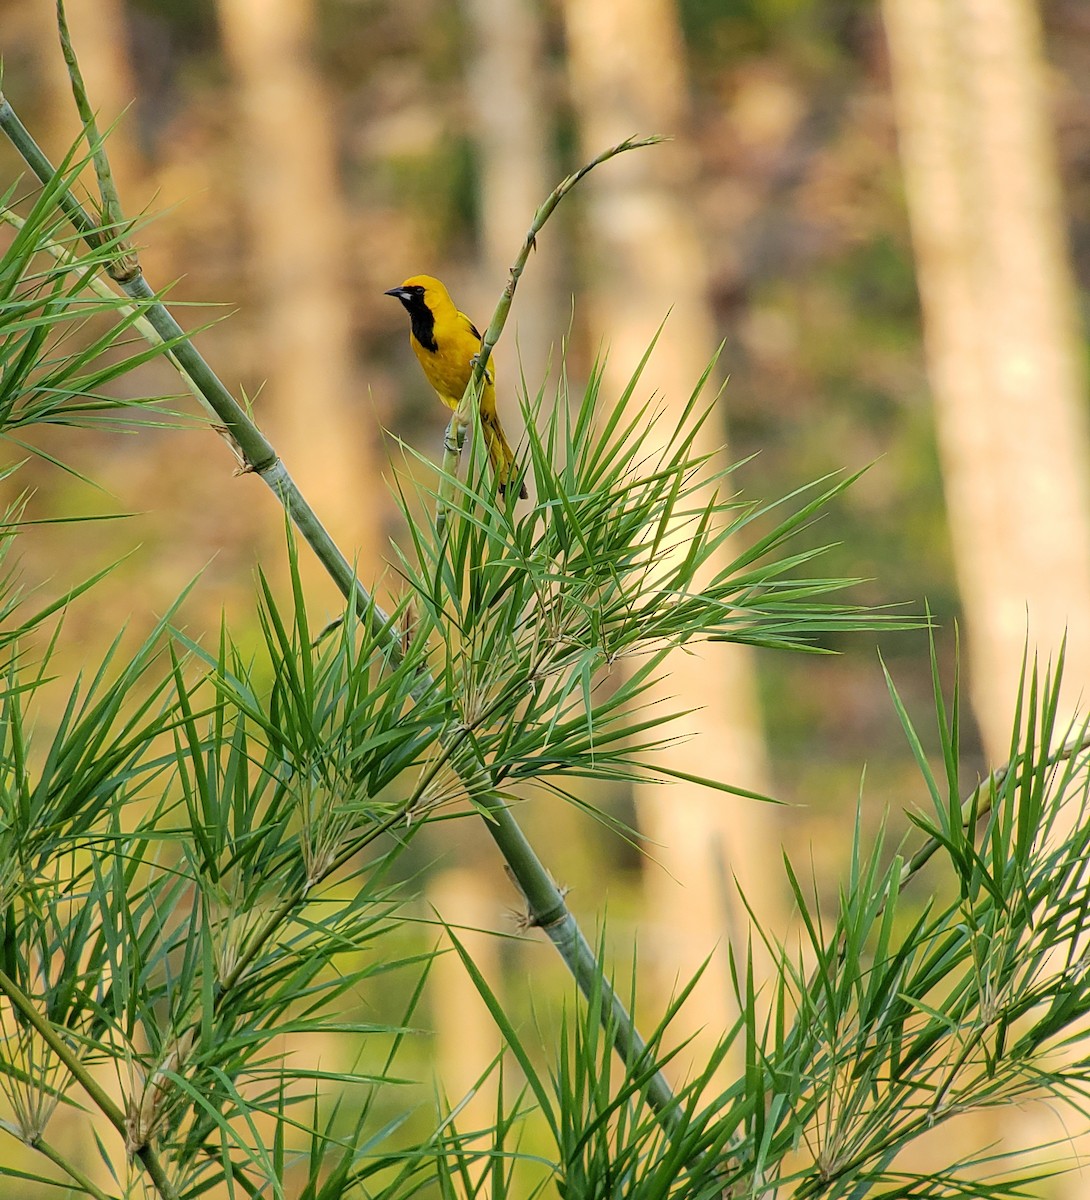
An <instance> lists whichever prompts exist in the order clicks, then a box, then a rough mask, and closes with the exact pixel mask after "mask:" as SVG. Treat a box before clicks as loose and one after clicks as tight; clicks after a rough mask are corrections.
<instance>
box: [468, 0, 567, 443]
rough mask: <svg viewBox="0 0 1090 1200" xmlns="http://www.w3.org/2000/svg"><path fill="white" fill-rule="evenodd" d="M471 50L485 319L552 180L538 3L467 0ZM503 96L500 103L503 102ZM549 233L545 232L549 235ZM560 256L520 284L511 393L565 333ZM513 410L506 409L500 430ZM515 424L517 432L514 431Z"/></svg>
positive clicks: (538, 374)
mask: <svg viewBox="0 0 1090 1200" xmlns="http://www.w3.org/2000/svg"><path fill="white" fill-rule="evenodd" d="M466 12H467V16H468V18H469V25H470V34H471V40H472V45H473V47H474V49H475V51H476V53H475V54H474V56H473V58H472V60H471V62H470V66H469V74H468V83H469V97H470V103H471V104H472V108H473V128H474V131H475V141H476V145H477V152H478V156H479V163H478V166H479V178H480V213H481V215H480V223H481V248H482V250H483V252H484V253H483V271H482V274H483V276H484V278H482V279H480V280H478V288H477V292H478V294H476V295H473V297H472V300H473V308H472V309H470V310H469V311H472V312H479V313H481V314H482V315H481V317H480V318H478V319H479V320H481V321H485V320H487V319H488V314H489V313H490V312H491V310H492V308H493V306H494V305H495V303H496V301H497V299H498V298H499V293H500V289H501V288H502V287H503V285H504V284H505V283H506V282H507V270H508V268H509V267H510V265H511V263H512V261H513V259H514V257H515V255H516V254H517V253H518V249H519V247H520V246H521V245H522V239H523V238H524V237H525V236H526V230H527V229H528V228H529V225H530V221H531V219H532V217H533V215H534V211H535V210H536V209H537V206H538V205H539V204H540V203H541V202H542V200H544V199H545V197H546V196H547V195H548V194H549V191H550V190H551V189H552V187H553V185H554V184H555V183H556V180H555V179H554V178H553V176H554V175H555V174H556V169H555V164H554V155H553V153H552V146H553V134H554V130H553V121H552V111H553V106H552V105H551V104H550V102H549V97H548V94H547V89H546V84H545V76H544V63H545V34H544V30H543V16H542V11H541V4H540V3H539V0H469V3H468V4H467V5H466ZM501 97H502V101H501V100H500V99H499V98H501ZM546 236H548V235H546ZM556 262H557V254H556V253H555V249H554V252H553V253H550V254H539V255H536V256H535V257H534V259H533V261H532V262H531V263H530V266H529V269H528V270H527V271H526V273H525V275H523V277H522V279H521V280H520V281H519V288H518V293H517V295H516V297H515V303H514V307H513V309H512V321H513V323H514V329H513V331H512V332H513V334H514V336H513V337H511V336H509V337H508V338H507V339H505V344H506V346H507V347H514V346H515V345H516V344H517V346H518V357H517V358H516V356H515V353H514V350H513V349H509V350H508V352H507V353H506V354H505V355H504V358H505V359H506V360H507V361H508V363H509V365H508V367H507V368H506V369H505V370H504V378H505V379H506V380H507V383H506V384H505V385H504V386H505V390H506V389H508V388H509V389H510V393H511V395H512V396H513V395H514V390H515V385H516V380H517V366H518V363H519V362H520V361H521V365H522V370H523V372H524V374H525V376H526V381H527V385H528V387H529V388H530V391H531V396H532V395H533V394H534V391H535V389H536V388H537V387H539V386H540V384H541V381H542V380H543V379H544V378H545V367H546V364H547V363H548V360H549V353H550V349H551V344H552V341H553V339H554V338H556V337H557V331H558V330H560V331H561V332H563V331H564V330H566V328H567V313H566V311H565V310H564V309H562V308H561V307H560V305H559V304H558V303H557V286H556V279H557V272H556ZM514 407H515V406H514V405H513V404H512V405H509V406H508V407H506V408H505V409H504V424H507V423H508V416H509V414H510V415H511V416H512V417H513V416H514V415H515V412H517V410H515V411H512V410H514ZM511 424H512V425H514V426H515V429H516V430H517V428H518V424H517V422H516V421H514V420H512V421H511Z"/></svg>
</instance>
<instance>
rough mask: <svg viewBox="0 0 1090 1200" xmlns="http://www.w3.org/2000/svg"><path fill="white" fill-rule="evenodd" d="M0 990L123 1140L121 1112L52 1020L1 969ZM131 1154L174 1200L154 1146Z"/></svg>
mask: <svg viewBox="0 0 1090 1200" xmlns="http://www.w3.org/2000/svg"><path fill="white" fill-rule="evenodd" d="M0 991H2V992H3V993H4V995H5V996H7V998H8V999H9V1000H10V1001H11V1003H12V1007H13V1008H15V1009H17V1010H18V1012H19V1013H20V1015H21V1016H22V1017H23V1018H24V1020H26V1022H27V1024H29V1025H31V1026H32V1027H33V1028H34V1030H35V1031H36V1032H37V1034H38V1036H39V1037H40V1038H41V1039H42V1041H43V1042H45V1044H46V1045H47V1046H48V1047H49V1048H50V1050H52V1051H53V1053H54V1054H55V1055H56V1056H57V1058H58V1060H59V1061H60V1062H62V1063H64V1065H65V1067H66V1068H67V1070H68V1073H69V1075H71V1076H72V1078H73V1079H75V1080H76V1081H77V1082H78V1083H79V1085H80V1086H81V1087H82V1088H83V1090H84V1091H85V1092H86V1093H87V1095H88V1096H90V1097H91V1099H92V1100H93V1101H94V1102H95V1105H96V1107H97V1108H98V1109H99V1111H100V1112H101V1113H102V1115H103V1116H104V1117H105V1118H106V1119H107V1120H108V1121H109V1122H110V1124H111V1125H112V1126H113V1127H114V1129H116V1130H117V1132H118V1133H119V1134H120V1135H121V1136H122V1138H125V1139H126V1140H127V1138H128V1128H127V1126H126V1121H125V1114H124V1113H123V1112H122V1111H121V1109H120V1108H118V1106H117V1105H116V1104H115V1103H114V1102H113V1100H111V1099H110V1097H109V1096H108V1095H107V1094H106V1093H105V1092H104V1091H103V1089H102V1088H101V1087H100V1086H99V1083H98V1081H97V1080H96V1079H95V1078H94V1076H92V1075H91V1074H90V1073H89V1072H88V1070H87V1068H86V1067H85V1066H84V1065H83V1063H82V1062H81V1061H80V1058H79V1055H78V1054H76V1053H75V1052H74V1051H73V1050H72V1048H71V1047H70V1046H69V1045H68V1043H67V1042H66V1041H65V1040H64V1039H63V1038H62V1037H61V1036H60V1035H59V1034H58V1033H57V1031H56V1029H54V1027H53V1023H52V1022H51V1021H49V1020H48V1019H47V1018H46V1017H44V1016H43V1015H42V1014H41V1013H40V1012H39V1011H38V1010H37V1008H35V1007H34V1002H33V1001H32V1000H31V999H30V997H29V996H28V995H27V994H26V993H25V992H24V991H23V989H22V988H21V987H19V985H18V984H17V983H16V982H15V980H14V979H12V978H11V976H10V975H8V974H7V973H6V972H5V971H2V970H0ZM134 1153H135V1157H137V1158H138V1159H140V1161H141V1163H143V1165H144V1169H145V1170H146V1171H147V1173H148V1175H150V1176H151V1180H152V1182H153V1183H154V1184H155V1187H156V1190H157V1191H158V1192H159V1195H160V1196H162V1197H163V1200H178V1193H177V1191H176V1190H175V1188H174V1185H173V1184H172V1183H171V1182H170V1180H169V1179H168V1178H167V1174H166V1171H165V1170H164V1169H163V1164H162V1163H161V1162H160V1161H159V1156H158V1154H156V1152H155V1148H154V1147H153V1146H152V1145H151V1144H150V1143H145V1144H144V1145H143V1146H140V1147H139V1148H138V1149H137V1150H136V1151H135V1152H134Z"/></svg>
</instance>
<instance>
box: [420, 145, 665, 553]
mask: <svg viewBox="0 0 1090 1200" xmlns="http://www.w3.org/2000/svg"><path fill="white" fill-rule="evenodd" d="M667 140H668V139H667V138H665V137H664V136H663V135H662V134H652V135H651V136H649V137H629V138H625V140H624V141H623V142H618V143H617V145H616V146H610V147H609V149H608V150H603V151H602V153H601V154H599V155H598V156H597V158H594V159H591V161H590V162H589V163H586V164H585V165H584V166H582V167H580V168H579V170H578V171H576V172H574V174H572V175H569V176H568V177H567V178H566V179H563V180H561V182H560V183H558V184H557V186H556V187H555V188H553V190H552V191H551V192H550V193H549V195H548V196H547V197H546V199H545V202H544V203H543V204H541V205H540V206H539V208H538V209H537V211H536V212H535V213H534V219H533V220H532V221H531V222H530V228H529V230H528V231H527V233H526V237H525V239H524V241H523V243H522V246H521V248H520V249H519V252H518V254H517V255H516V257H515V261H514V263H513V264H512V265H511V268H510V270H509V271H508V273H507V285H506V287H504V289H503V292H502V293H501V295H500V298H499V300H498V302H497V303H496V307H495V309H494V311H493V313H492V320H491V321H489V323H488V328H487V329H486V330H485V332H484V337H482V338H481V348H480V350H479V351H478V353H477V354H476V355H475V356H474V359H473V371H472V373H471V374H470V377H469V382H468V383H467V384H466V390H465V392H464V393H463V394H462V399H461V403H460V404H459V405H458V407H457V408H456V409H455V411H454V416H453V417H451V419H450V424H449V425H448V426H447V429H446V433H445V434H444V435H443V472H444V475H445V476H449V477H452V476H454V475H455V474H456V473H457V471H458V461H459V459H460V458H461V456H462V448H463V447H464V445H465V440H466V431H467V430H468V429H469V426H470V423H471V422H472V421H474V420H476V419H477V407H478V404H479V402H480V396H481V383H482V381H483V380H484V373H485V367H486V364H487V363H488V360H489V358H490V357H491V355H492V351H493V349H495V346H496V343H497V342H498V341H499V340H500V335H501V334H502V333H503V327H504V325H506V324H507V317H508V314H509V313H510V312H511V303H512V301H513V300H514V298H515V289H516V288H517V287H518V282H519V279H520V278H521V277H522V273H523V271H524V270H525V269H526V264H527V262H528V261H529V259H530V252H531V251H532V250H535V249H536V248H537V235H538V234H539V233H540V232H541V230H542V228H543V227H544V225H545V222H546V221H547V220H548V219H549V218H550V217H551V216H552V214H553V210H554V209H555V208H556V206H557V205H558V204H559V203H560V201H561V200H563V199H564V197H565V196H566V195H567V194H568V193H569V192H570V191H571V190H572V188H573V187H575V185H576V184H577V183H578V182H579V181H580V180H581V179H582V178H583V176H584V175H588V174H589V173H590V172H591V171H593V170H594V168H595V167H598V166H601V164H602V163H604V162H608V161H609V160H610V159H611V158H616V157H617V155H618V154H623V153H624V152H625V151H626V150H639V149H642V148H643V147H644V146H655V145H657V144H658V143H659V142H664V141H667ZM450 494H451V485H450V483H449V482H448V480H447V479H446V478H444V479H443V481H442V482H441V483H440V485H439V500H438V504H437V506H436V514H435V525H436V529H437V531H438V533H439V536H440V538H441V537H442V536H443V533H444V531H445V530H446V523H447V512H448V511H449V509H450Z"/></svg>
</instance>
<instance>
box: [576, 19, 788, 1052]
mask: <svg viewBox="0 0 1090 1200" xmlns="http://www.w3.org/2000/svg"><path fill="white" fill-rule="evenodd" d="M564 16H565V22H566V30H567V41H568V52H569V63H570V71H571V84H572V92H573V97H574V102H575V109H576V113H577V117H578V123H579V135H580V141H581V144H582V147H583V153H584V155H585V156H587V155H589V154H591V153H594V152H597V151H598V150H600V149H602V148H603V147H605V146H607V145H609V144H610V143H612V142H617V141H619V140H621V139H622V138H623V137H625V136H627V135H629V134H631V133H633V132H640V133H653V132H662V133H668V134H673V135H674V136H675V138H676V139H677V140H676V141H674V142H672V143H668V144H665V145H662V146H659V147H656V148H655V149H654V150H652V151H650V152H648V153H646V154H640V155H628V156H626V158H625V159H622V160H619V161H618V162H616V163H614V164H612V165H613V167H614V168H615V169H613V170H611V171H610V172H609V173H608V175H603V176H602V178H599V179H592V180H590V181H589V183H590V186H589V187H588V188H587V189H586V196H587V197H588V199H587V201H586V203H587V220H588V223H589V226H590V230H591V234H590V237H589V238H588V243H589V246H590V250H589V254H590V259H589V261H588V262H587V264H585V267H584V270H585V273H586V282H587V292H588V294H589V298H590V302H591V319H592V323H593V327H594V331H595V337H596V338H599V337H600V338H604V339H606V342H607V348H608V353H609V361H608V362H607V365H606V382H607V386H608V387H610V388H612V389H617V388H620V387H621V386H623V383H624V381H625V380H627V378H628V376H629V374H630V373H631V370H632V368H633V366H634V364H635V363H636V362H638V361H639V359H640V357H641V355H642V354H643V353H644V351H645V350H646V349H647V346H648V345H649V343H650V342H651V340H652V338H653V337H654V335H655V331H656V329H657V327H658V326H659V324H660V322H662V320H663V319H664V318H665V317H666V316H667V313H668V312H669V314H670V315H669V319H668V320H667V324H666V328H665V330H664V332H663V334H662V337H661V339H660V341H659V344H658V347H657V349H656V351H655V355H654V358H653V360H652V361H653V363H654V376H655V378H656V379H657V380H661V381H662V382H661V389H662V397H661V409H660V411H659V415H658V418H657V419H658V423H659V427H660V428H661V431H662V441H663V442H665V441H666V440H667V439H668V438H669V436H670V435H671V434H672V433H673V431H674V429H675V427H676V426H677V424H678V415H679V413H680V411H681V409H682V407H683V406H684V405H685V403H686V402H687V400H688V398H689V395H690V392H691V391H692V389H693V387H694V386H695V384H696V382H697V380H698V379H699V378H700V375H701V373H702V372H703V371H704V369H705V368H706V367H707V365H708V362H709V361H710V360H711V358H712V356H713V355H714V353H715V349H716V344H717V341H718V340H719V339H718V337H717V334H716V330H715V327H714V323H713V320H712V316H711V311H710V307H709V300H708V276H707V270H706V265H705V253H704V250H703V247H702V245H701V239H700V232H699V230H698V229H697V227H696V223H695V221H694V215H693V209H692V206H691V204H690V203H689V199H688V196H689V193H690V190H691V189H692V188H693V186H694V184H695V180H696V174H697V164H696V162H695V161H694V155H693V151H692V144H691V141H690V140H689V137H688V132H689V112H688V108H687V85H686V77H685V72H686V64H685V55H684V52H683V47H682V42H681V36H680V30H679V27H678V19H677V13H676V10H675V7H674V5H673V3H671V0H631V2H625V3H620V2H618V0H609V2H603V3H599V4H593V5H588V4H583V3H581V2H580V0H569V2H568V3H566V4H565V6H564ZM709 386H711V387H714V386H716V385H715V381H714V380H712V381H711V382H710V384H709ZM701 436H702V443H701V446H700V448H701V450H702V452H706V453H708V454H711V455H713V456H714V459H715V461H716V462H717V463H722V461H723V451H722V449H721V446H722V443H723V440H724V436H725V435H724V427H723V425H722V424H720V425H719V426H717V427H714V428H713V427H711V426H710V424H709V425H706V426H705V427H704V429H703V431H702V435H701ZM675 552H677V553H683V552H684V546H681V547H678V548H677V550H676V551H675ZM722 555H723V559H724V561H726V558H727V556H728V555H729V549H728V547H726V546H724V547H723V549H722ZM667 669H668V675H667V677H666V678H665V679H664V680H663V681H662V683H661V685H660V687H659V692H658V697H659V699H660V701H661V703H662V704H663V705H664V706H671V707H673V708H690V707H691V708H693V709H695V710H696V711H694V712H693V713H692V715H691V716H690V717H688V718H687V719H686V722H685V724H686V726H687V728H688V729H689V730H691V732H692V734H693V735H694V738H695V740H694V741H691V742H684V743H679V744H677V745H675V746H672V747H670V748H669V749H666V750H663V751H662V755H663V761H664V762H665V763H666V764H667V765H669V766H670V767H673V768H676V769H677V770H680V771H682V772H690V773H699V774H704V775H709V776H714V777H715V778H718V779H723V780H728V781H730V782H731V783H733V784H736V785H739V786H741V787H744V788H748V789H753V790H765V789H766V779H767V772H766V764H765V756H764V746H763V738H762V732H761V726H760V718H759V714H758V706H757V696H756V687H755V680H754V673H753V666H752V662H751V659H750V656H749V655H748V654H747V653H746V652H745V651H744V650H743V649H742V648H741V647H736V646H731V647H726V646H721V645H705V646H701V647H700V648H699V650H697V651H695V652H693V653H675V654H674V655H673V656H672V657H671V659H670V660H669V663H668V668H667ZM637 804H638V809H639V822H640V826H641V830H642V832H643V833H644V835H645V836H646V838H647V839H648V845H647V855H648V869H647V871H646V876H645V879H646V890H647V898H648V911H649V913H650V914H651V920H650V921H649V922H648V925H649V926H652V925H653V927H654V928H656V929H658V930H659V931H660V936H657V937H656V938H655V940H654V943H653V945H652V947H651V949H652V953H653V955H654V959H655V963H656V967H657V973H658V975H659V978H660V980H661V981H662V982H663V983H664V984H666V985H667V986H669V985H670V984H671V982H672V981H674V980H675V979H676V978H677V976H678V974H680V976H681V977H688V976H689V975H690V974H691V973H692V972H693V971H694V970H695V969H697V967H698V966H699V964H700V963H701V962H702V961H703V960H704V959H705V958H706V957H707V956H708V955H709V954H710V953H711V952H712V951H713V950H714V949H715V947H716V946H717V945H719V946H720V947H722V945H723V943H724V942H726V941H727V940H728V939H731V938H735V939H737V941H736V944H741V943H743V942H744V937H745V934H744V929H743V928H742V926H744V914H743V913H741V912H740V911H739V910H740V906H739V905H737V901H736V898H735V896H734V889H733V887H732V886H731V883H730V880H731V876H733V877H734V878H735V879H736V880H737V881H738V883H739V884H740V886H741V888H742V890H743V892H744V893H745V894H746V896H747V897H748V899H749V900H750V901H751V903H753V905H754V906H755V907H756V908H757V909H758V910H759V911H760V912H761V913H762V914H763V915H764V916H765V917H766V918H767V919H768V920H769V921H770V923H771V925H772V926H773V927H778V925H779V917H780V915H781V909H782V901H781V894H780V892H779V889H778V887H777V885H776V882H775V881H776V879H777V873H776V872H775V871H773V870H770V869H769V863H770V862H772V861H778V851H777V848H776V847H777V842H778V838H777V834H776V831H775V826H774V823H773V821H772V819H771V815H770V810H769V809H768V808H767V807H765V806H763V805H760V804H758V803H755V802H752V801H748V800H741V799H734V798H729V797H725V796H723V795H721V794H718V793H711V792H708V791H707V790H705V789H702V788H700V787H698V786H695V785H689V784H683V783H679V784H677V785H676V786H674V787H670V788H662V787H654V786H640V787H638V789H637ZM724 961H725V958H723V957H721V959H720V962H719V965H720V966H722V963H723V962H724ZM723 982H724V976H723V975H722V974H720V972H719V970H717V969H712V970H711V971H709V972H708V974H707V975H706V976H705V980H704V981H703V984H704V988H703V993H702V998H701V1000H700V1001H697V1002H695V1003H694V1004H693V1005H692V1006H691V1008H689V1010H688V1012H689V1017H688V1020H689V1022H691V1023H692V1024H694V1025H697V1026H703V1027H705V1029H706V1030H707V1031H708V1032H709V1033H710V1034H712V1035H714V1033H715V1032H716V1031H717V1030H718V1029H720V1028H721V1027H722V1022H723V1020H724V1019H725V1016H726V996H727V989H726V987H725V986H723Z"/></svg>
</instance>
